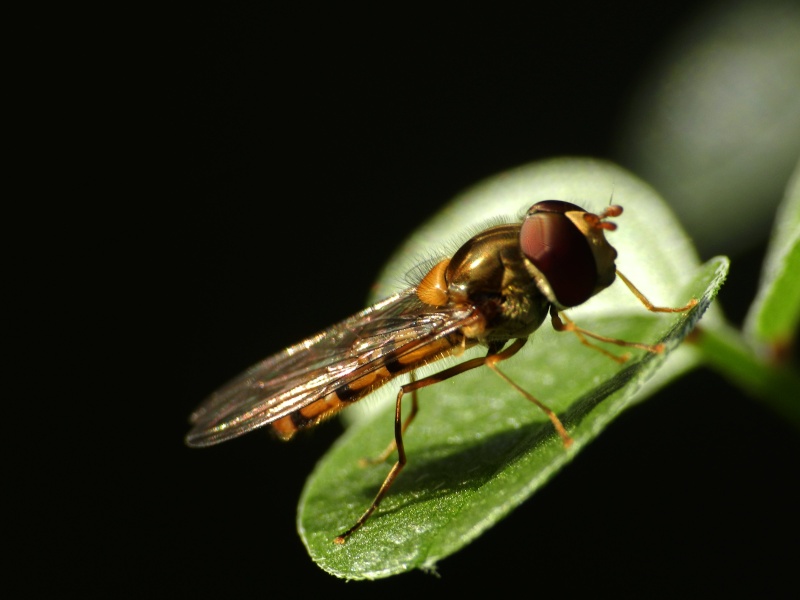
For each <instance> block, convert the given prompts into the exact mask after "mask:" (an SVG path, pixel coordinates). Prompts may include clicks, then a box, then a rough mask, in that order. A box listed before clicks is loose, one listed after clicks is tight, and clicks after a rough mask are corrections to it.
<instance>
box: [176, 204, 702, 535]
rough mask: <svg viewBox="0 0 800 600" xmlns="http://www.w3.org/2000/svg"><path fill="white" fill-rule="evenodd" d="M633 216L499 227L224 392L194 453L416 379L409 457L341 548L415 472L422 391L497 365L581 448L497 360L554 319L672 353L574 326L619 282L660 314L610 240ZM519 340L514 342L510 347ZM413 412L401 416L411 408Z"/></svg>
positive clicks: (197, 430) (551, 207)
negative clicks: (476, 351)
mask: <svg viewBox="0 0 800 600" xmlns="http://www.w3.org/2000/svg"><path fill="white" fill-rule="evenodd" d="M620 214H622V207H620V206H616V205H611V206H608V207H606V208H605V209H604V210H603V211H602V212H601V213H600V214H594V213H591V212H587V211H586V210H584V209H582V208H580V207H579V206H577V205H575V204H571V203H569V202H565V201H562V200H545V201H541V202H537V203H535V204H534V205H533V206H531V207H530V209H529V210H528V211H527V214H526V216H525V218H524V219H523V220H522V222H521V223H513V224H501V225H495V226H492V227H489V228H487V229H485V230H483V231H481V232H480V233H478V234H477V235H475V236H474V237H472V238H471V239H469V240H468V241H467V242H466V243H464V244H463V245H462V246H461V247H460V248H459V249H458V250H457V251H456V252H455V254H453V256H452V257H450V258H444V259H442V260H440V261H439V262H438V263H436V264H435V266H433V268H431V269H430V270H429V271H428V272H427V274H426V275H424V277H422V278H421V280H420V281H419V283H418V284H417V285H415V286H412V287H410V288H408V289H406V290H404V291H401V292H399V293H397V294H395V295H393V296H391V297H389V298H387V299H385V300H383V301H381V302H378V303H377V304H375V305H373V306H371V307H369V308H366V309H364V310H363V311H361V312H359V313H358V314H356V315H354V316H352V317H350V318H348V319H345V320H343V321H341V322H340V323H337V324H336V325H333V326H332V327H329V328H328V329H326V330H324V331H322V332H320V333H318V334H317V335H315V336H313V337H311V338H308V339H306V340H304V341H302V342H300V343H298V344H296V345H294V346H291V347H289V348H286V349H285V350H283V351H282V352H279V353H278V354H275V355H274V356H271V357H269V358H267V359H265V360H264V361H262V362H260V363H258V364H256V365H254V366H253V367H251V368H250V369H249V370H247V371H245V372H244V373H242V374H241V375H239V376H238V377H236V378H235V379H233V380H232V381H230V382H229V383H228V384H227V385H225V386H223V387H222V388H220V389H219V390H217V391H216V392H214V393H213V394H212V395H211V396H210V397H209V398H208V399H206V401H205V402H204V403H203V404H201V405H200V406H199V407H198V408H197V410H196V411H195V412H194V413H193V414H192V415H191V419H190V420H191V424H192V429H191V431H190V432H189V434H188V435H187V436H186V443H187V444H188V445H189V446H209V445H212V444H217V443H219V442H223V441H225V440H229V439H231V438H234V437H237V436H239V435H242V434H244V433H247V432H248V431H251V430H253V429H257V428H259V427H265V426H266V427H268V428H269V429H270V430H271V431H272V432H273V433H275V434H277V435H278V436H279V437H280V438H283V439H285V440H288V439H289V438H291V437H292V436H293V435H294V434H295V433H296V432H297V431H299V430H301V429H304V428H307V427H311V426H314V425H317V424H318V423H320V422H321V421H323V420H325V419H327V418H329V417H331V416H333V415H334V414H336V413H337V412H339V411H340V410H341V409H343V408H345V407H347V406H349V405H350V404H352V403H354V402H356V401H357V400H360V399H361V398H364V397H365V396H367V395H368V394H370V393H371V392H372V391H374V390H375V389H377V388H378V387H380V386H382V385H384V384H386V383H387V382H389V381H390V380H392V379H394V378H395V377H397V376H398V375H401V374H404V373H411V374H412V379H411V381H410V382H409V383H406V384H405V385H402V386H400V388H399V391H398V394H397V400H396V405H395V419H394V440H393V441H392V442H391V444H389V446H388V448H387V449H386V451H385V452H384V453H383V454H382V455H381V457H380V458H379V460H385V459H386V458H387V457H388V456H389V455H390V454H391V453H392V452H393V451H395V450H396V451H397V454H398V457H397V461H396V462H395V463H394V466H393V467H392V468H391V470H390V471H389V474H388V475H387V476H386V479H385V480H384V482H383V484H382V485H381V487H380V489H379V490H378V492H377V494H376V496H375V498H374V500H373V501H372V503H371V504H370V505H369V507H367V509H366V510H365V511H364V512H363V514H362V515H361V516H360V517H359V518H358V520H357V521H356V522H355V523H354V524H353V525H352V526H351V527H350V528H349V529H348V530H346V531H345V532H344V533H342V534H340V535H339V536H337V537H336V538H335V539H334V541H335V542H336V543H344V542H345V541H346V539H347V538H348V537H349V536H350V535H351V534H352V533H353V532H354V531H356V530H357V529H358V528H359V527H361V526H362V525H363V524H364V523H365V522H366V521H367V519H369V517H370V515H372V513H373V512H374V511H375V510H376V508H377V507H378V505H379V504H380V502H381V500H382V499H383V498H384V496H385V495H386V493H387V491H388V490H389V488H390V487H391V485H392V482H394V480H395V479H396V477H397V476H398V474H399V473H400V471H401V470H402V469H403V467H404V465H405V464H406V462H407V460H406V453H405V450H404V447H403V434H404V433H405V431H406V429H407V428H408V426H409V424H410V423H411V421H412V420H413V419H414V417H415V415H416V414H417V398H416V390H418V389H420V388H423V387H426V386H429V385H432V384H434V383H437V382H440V381H443V380H445V379H449V378H450V377H453V376H455V375H458V374H459V373H463V372H465V371H468V370H470V369H474V368H477V367H480V366H483V365H485V366H487V367H489V368H490V369H491V370H492V371H494V372H495V373H497V374H498V375H499V376H500V377H502V378H503V379H504V380H506V381H507V382H508V383H509V384H510V385H511V386H513V387H514V388H515V389H516V390H517V391H518V392H519V393H520V394H522V395H523V396H524V397H525V398H527V399H528V400H530V401H531V402H533V403H534V404H536V406H538V407H539V408H540V409H541V410H542V411H543V412H544V413H545V414H546V415H547V416H548V418H549V419H550V421H551V422H552V424H553V426H554V428H555V430H556V432H557V433H558V435H560V436H561V439H562V441H563V444H564V446H565V447H569V446H570V444H571V443H572V439H571V438H570V436H569V434H568V433H567V431H566V429H565V428H564V426H563V424H562V423H561V421H560V420H559V418H558V415H556V414H555V412H553V411H552V410H551V409H550V408H548V407H547V405H546V404H544V403H543V402H541V401H539V400H538V399H536V398H535V397H534V396H533V395H531V394H530V393H529V392H528V391H527V390H524V389H522V388H521V387H520V386H518V385H517V384H516V383H514V382H513V381H512V380H511V379H509V378H508V377H507V376H506V375H505V374H504V373H503V372H502V371H501V370H500V368H499V367H498V363H500V362H502V361H504V360H506V359H508V358H510V357H511V356H513V355H514V354H516V353H517V352H518V351H519V350H520V348H522V347H523V345H524V344H525V342H526V340H527V338H528V336H529V335H530V334H531V333H533V332H534V331H535V330H536V329H538V328H539V326H541V324H542V323H543V322H544V320H545V319H546V318H547V316H548V314H549V315H550V319H551V322H552V324H553V327H554V328H555V329H556V330H558V331H572V332H574V333H575V334H576V335H577V336H578V338H579V340H580V341H581V343H583V344H585V345H587V346H589V347H592V348H594V349H596V350H599V351H600V352H602V353H604V354H606V355H607V356H609V357H611V358H613V359H615V360H618V361H619V362H623V361H624V360H625V359H626V357H624V356H623V357H618V356H615V355H614V354H611V353H609V352H606V351H605V350H603V349H602V348H601V347H599V346H598V345H597V344H596V343H595V342H592V341H590V339H589V338H591V339H593V340H597V341H599V342H605V343H611V344H616V345H619V346H627V347H633V348H639V349H643V350H646V351H648V352H661V351H662V350H663V347H662V346H660V345H655V346H650V345H647V344H641V343H637V342H627V341H623V340H618V339H613V338H609V337H605V336H602V335H598V334H595V333H592V332H590V331H587V330H585V329H582V328H580V327H578V326H577V325H575V323H573V322H572V321H571V320H569V319H568V318H566V316H563V315H561V314H560V313H561V311H563V310H565V309H567V308H571V307H574V306H577V305H579V304H582V303H583V302H585V301H586V300H588V299H589V298H591V297H592V296H594V295H595V294H597V293H599V292H600V291H602V290H603V289H605V288H607V287H608V286H609V285H611V283H612V282H613V281H614V280H615V279H616V277H617V276H619V278H620V279H621V280H622V281H623V282H624V283H625V285H626V286H627V287H628V288H629V289H630V290H631V292H632V293H633V294H634V295H635V296H636V297H637V298H638V299H639V300H640V301H641V302H642V304H643V305H644V306H645V307H646V308H647V309H648V310H650V311H653V312H681V311H686V310H688V309H690V308H691V307H692V306H694V305H695V304H696V301H695V300H694V299H693V300H691V301H690V302H689V303H688V304H686V305H685V306H682V307H679V308H666V307H657V306H654V305H653V304H652V303H650V301H649V300H648V299H647V298H646V297H645V296H644V295H643V294H642V293H641V292H639V290H638V289H637V288H636V287H635V286H634V285H633V284H632V283H631V282H630V281H629V280H628V279H627V278H626V277H625V276H624V275H623V274H622V273H620V272H619V271H618V270H617V269H616V266H615V263H614V261H615V259H616V257H617V251H616V250H615V249H614V248H613V247H612V246H611V245H610V244H609V243H608V241H607V240H606V238H605V232H606V231H613V230H615V229H616V225H615V224H614V223H612V222H610V221H609V219H610V218H612V217H618V216H619V215H620ZM509 342H510V343H509ZM479 344H482V345H483V346H485V347H486V348H487V352H486V355H485V356H480V357H477V358H473V359H469V360H465V361H464V362H461V363H459V364H456V365H455V366H452V367H449V368H446V369H443V370H441V371H439V372H436V373H433V374H432V375H429V376H427V377H424V378H422V379H418V380H417V379H414V378H413V372H414V371H415V370H416V369H417V368H418V367H421V366H423V365H425V364H429V363H431V362H433V361H436V360H438V359H440V358H443V357H445V356H458V355H460V354H461V353H462V352H463V351H464V350H465V349H467V348H470V347H473V346H475V345H479ZM409 392H411V393H412V406H411V410H410V412H409V414H408V415H407V417H406V419H405V420H404V421H403V420H402V418H401V400H402V398H403V396H404V395H405V394H406V393H409Z"/></svg>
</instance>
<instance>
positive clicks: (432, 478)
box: [298, 159, 728, 579]
mask: <svg viewBox="0 0 800 600" xmlns="http://www.w3.org/2000/svg"><path fill="white" fill-rule="evenodd" d="M612 192H613V197H614V202H615V203H619V204H622V205H623V206H624V208H625V213H624V214H623V216H622V217H620V218H619V219H618V224H619V229H618V230H617V231H615V232H613V233H610V234H609V239H610V241H611V243H612V245H614V246H615V247H616V248H617V250H618V251H619V254H620V256H619V259H618V261H617V265H618V267H619V269H620V270H621V271H622V272H623V273H625V274H626V275H627V276H628V277H629V278H631V279H632V280H633V281H634V283H636V285H637V286H639V288H640V289H641V290H642V291H643V292H644V293H645V294H646V295H647V296H648V297H649V298H650V299H651V300H652V301H653V302H654V303H656V304H659V305H682V304H684V303H685V302H686V301H687V300H688V299H689V298H691V297H695V298H697V299H698V300H700V302H699V304H698V305H697V306H696V307H694V308H693V309H692V310H691V311H690V312H689V313H683V314H659V315H656V314H652V313H648V312H647V311H646V310H645V309H644V308H643V307H642V306H641V304H640V303H639V302H638V301H637V300H636V299H635V297H633V296H632V295H631V294H630V292H628V290H627V289H626V288H625V287H624V285H623V284H622V283H621V282H620V283H616V284H615V285H613V286H612V287H611V288H610V289H609V290H606V291H604V292H603V293H602V294H600V295H598V297H596V298H593V299H592V300H591V301H590V302H588V303H587V304H586V305H585V306H582V307H579V308H578V309H576V310H574V311H572V310H571V311H570V316H571V317H572V318H574V319H575V320H576V321H577V322H578V323H579V324H580V325H581V326H583V327H586V328H587V329H590V330H592V331H596V332H598V333H602V334H604V335H609V336H612V337H618V338H622V339H630V340H636V341H643V342H647V343H655V342H656V341H659V340H661V341H664V342H665V343H666V344H667V347H668V351H667V352H665V353H662V354H658V355H655V354H650V353H646V352H642V351H636V352H634V357H633V358H632V359H631V360H630V361H628V362H627V363H626V364H624V365H622V366H620V365H618V364H617V363H614V362H613V361H611V360H609V359H608V358H607V357H604V356H602V355H601V354H600V353H598V352H593V351H591V350H589V349H587V348H584V347H582V346H581V345H580V344H579V343H578V341H577V340H576V339H575V338H574V336H572V335H569V334H560V333H556V332H555V331H553V330H552V329H551V328H550V327H549V325H546V326H543V327H542V328H541V329H540V330H539V331H537V332H536V333H535V334H534V336H532V340H531V342H530V343H529V344H528V345H527V346H526V347H525V348H524V349H523V350H522V351H521V352H520V353H519V354H518V355H517V356H515V357H514V358H512V359H511V360H509V361H507V362H504V363H503V365H502V367H503V370H504V372H506V373H507V374H508V375H509V376H510V377H511V378H512V379H513V380H514V381H516V382H517V383H518V384H520V385H521V386H522V387H523V388H525V389H526V390H528V391H530V392H531V393H533V394H534V395H535V396H536V397H537V398H539V399H540V400H542V401H544V402H545V403H546V404H548V405H549V406H550V407H551V408H553V409H554V410H555V411H556V412H557V413H558V414H559V415H560V417H561V419H562V421H563V422H564V424H565V426H566V427H567V428H568V430H569V432H570V435H571V436H572V437H573V439H574V441H575V443H574V445H573V446H572V447H571V448H570V449H569V450H566V449H565V448H564V446H563V444H562V442H561V439H560V438H559V437H558V436H557V435H556V434H555V432H554V431H553V428H552V425H551V424H550V422H549V420H548V419H547V418H546V416H545V415H544V414H543V413H542V412H541V411H539V410H538V409H537V408H536V407H535V406H534V405H533V404H531V403H530V402H528V401H527V400H525V399H524V398H523V397H522V396H520V395H519V394H518V393H517V392H516V391H515V390H514V389H513V388H511V387H510V386H508V385H507V384H506V383H505V382H503V381H502V380H501V379H500V378H498V377H497V376H495V375H494V374H493V373H491V372H490V371H489V370H488V369H483V368H481V369H475V370H473V371H470V372H467V373H464V374H461V375H459V376H458V377H455V378H453V379H452V380H448V381H445V382H442V383H439V384H437V385H434V386H430V387H428V388H425V389H423V390H420V393H419V397H420V414H419V415H418V417H417V419H416V420H415V421H414V424H413V425H412V427H411V428H410V429H409V430H408V432H407V434H406V436H405V437H404V440H405V443H406V452H407V455H408V460H409V462H408V464H407V466H406V468H405V469H404V470H403V472H402V473H401V474H400V476H399V477H398V479H397V481H396V482H395V484H394V486H393V487H392V489H391V492H390V493H389V494H388V496H387V497H386V498H385V499H384V501H383V503H382V504H381V506H380V507H379V509H378V510H377V511H376V513H375V514H374V515H373V516H372V518H371V519H370V520H369V521H368V522H367V523H366V524H365V525H364V527H362V528H361V529H360V530H359V531H357V532H356V533H355V534H354V535H353V536H351V537H350V538H349V540H348V541H347V543H346V544H344V545H336V544H334V543H333V538H334V537H335V536H336V535H338V534H340V533H341V532H343V531H344V530H345V529H347V528H348V527H349V526H351V525H352V524H353V523H354V522H355V520H356V519H357V518H358V516H359V515H360V514H361V512H362V511H363V510H364V509H365V508H366V507H367V506H368V505H369V504H370V502H371V501H372V498H373V497H374V494H375V493H376V491H377V489H378V487H379V486H380V484H381V483H382V481H383V479H384V478H385V477H386V475H387V473H388V470H389V468H390V466H391V465H390V463H391V460H393V459H390V460H389V461H387V463H386V464H381V465H373V466H369V467H365V468H361V467H359V466H358V462H359V459H361V458H364V457H374V456H377V455H379V454H380V452H381V451H382V450H383V448H385V447H386V445H387V444H388V443H389V442H390V441H391V440H392V437H393V420H394V414H393V412H394V407H393V404H394V403H393V396H394V395H395V394H396V391H397V386H395V385H392V384H390V385H387V386H385V388H384V389H385V390H387V393H386V394H384V395H385V396H387V398H386V399H387V400H388V404H390V405H391V406H386V403H382V402H377V403H375V404H376V406H377V409H376V410H375V411H373V412H371V413H367V412H362V414H361V415H360V417H359V418H358V419H356V423H355V424H354V425H353V426H352V427H350V429H349V430H348V431H347V433H346V434H345V435H344V436H343V437H342V438H341V439H340V440H339V441H338V442H337V443H336V444H335V446H334V447H333V448H332V449H331V451H330V452H329V453H328V454H327V455H326V456H325V457H324V458H323V459H322V461H320V463H319V464H318V466H317V468H316V469H315V471H314V473H313V474H312V475H311V477H310V478H309V480H308V482H307V484H306V487H305V489H304V492H303V495H302V498H301V501H300V506H299V512H298V528H299V531H300V533H301V536H302V538H303V541H304V543H305V545H306V547H307V549H308V551H309V553H310V555H311V557H312V558H313V559H314V560H315V561H316V562H317V563H318V564H319V566H320V567H322V568H323V569H324V570H326V571H328V572H329V573H331V574H333V575H336V576H338V577H342V578H346V579H375V578H380V577H386V576H389V575H392V574H397V573H401V572H404V571H408V570H411V569H415V568H420V569H429V568H433V567H434V566H435V564H436V562H437V561H439V560H441V559H442V558H444V557H446V556H448V555H450V554H452V553H453V552H455V551H457V550H458V549H460V548H462V547H463V546H464V545H466V544H468V543H469V542H470V541H471V540H473V539H474V538H476V537H477V536H479V535H480V534H481V533H482V532H483V531H485V530H486V529H487V528H489V527H491V526H492V525H493V524H494V523H496V522H497V521H498V520H500V519H501V518H503V517H504V516H505V515H506V514H508V513H509V512H510V511H511V510H513V509H514V508H516V507H517V506H519V504H520V503H522V502H523V501H524V500H525V499H526V498H527V497H529V496H530V495H531V494H532V493H534V492H535V491H536V490H537V489H538V488H539V487H541V486H542V485H543V484H544V483H545V482H546V481H547V480H549V479H550V478H551V477H552V476H553V475H554V474H555V473H556V472H557V471H558V470H559V469H560V468H561V467H563V466H564V465H566V464H567V463H568V462H569V461H570V460H571V459H572V457H574V456H575V454H576V453H577V452H579V451H580V450H581V449H582V448H583V447H585V446H586V445H587V444H588V443H589V442H590V441H591V440H592V439H594V437H596V436H597V435H598V434H599V433H600V432H601V431H602V430H603V429H604V427H605V426H607V424H608V423H609V422H611V420H613V419H614V418H615V417H616V416H617V415H619V414H620V412H621V411H623V410H624V409H625V408H626V407H628V406H629V405H630V404H631V403H632V402H633V401H634V400H635V398H636V394H637V391H639V390H640V389H641V387H642V385H643V384H644V382H645V381H646V380H647V379H648V378H649V377H650V376H651V375H653V373H654V372H655V371H656V370H657V369H658V370H659V371H660V379H661V382H662V383H663V382H666V381H668V380H669V379H670V377H674V376H676V375H678V374H679V373H680V372H682V371H683V370H685V369H687V368H691V367H692V366H693V365H695V364H697V362H698V361H697V358H696V357H695V356H694V355H693V354H692V352H691V349H687V348H685V347H681V348H680V349H679V351H676V352H674V353H672V354H670V352H671V351H672V350H674V349H676V346H677V345H678V344H679V343H680V342H681V340H682V339H683V338H684V337H685V336H686V335H687V334H688V333H689V332H690V331H691V330H692V328H693V327H694V325H695V323H696V321H697V320H698V319H699V318H700V317H701V315H702V314H703V312H704V311H705V310H706V309H707V308H708V306H709V304H710V303H711V301H712V300H713V298H714V297H715V296H716V293H717V290H718V289H719V287H720V285H721V284H722V282H723V280H724V278H725V276H726V274H727V269H728V261H727V259H725V258H718V259H715V260H713V261H710V262H709V263H707V264H705V265H699V264H698V261H697V258H696V255H695V254H694V252H693V249H692V247H691V244H690V243H689V242H688V240H687V239H686V237H685V235H684V234H683V232H682V231H681V229H680V227H679V226H678V224H677V223H676V222H675V220H674V218H673V217H672V216H671V215H670V213H669V211H668V210H667V209H666V208H665V207H664V205H663V203H662V202H661V201H660V199H659V198H658V197H657V196H656V194H655V193H654V192H653V191H652V190H651V189H650V188H649V187H648V186H646V185H645V184H643V183H642V182H641V181H639V180H637V179H636V178H634V177H633V176H631V175H630V174H629V173H627V172H625V171H624V170H622V169H620V168H619V167H616V166H615V165H611V164H609V163H605V162H601V161H594V160H588V159H558V160H553V161H546V162H542V163H536V164H533V165H527V166H525V167H521V168H519V169H516V170H513V171H510V172H508V173H505V174H502V175H499V176H497V177H494V178H492V179H490V180H487V181H486V182H484V183H482V184H479V185H478V186H476V187H475V188H473V189H471V190H468V191H467V192H466V193H465V194H463V195H462V196H460V197H458V198H457V199H456V200H454V201H453V202H452V203H451V204H449V205H448V206H447V207H445V209H444V210H443V211H442V212H441V213H440V214H439V215H438V216H437V217H435V218H434V219H433V220H432V221H431V222H430V223H428V224H426V225H425V226H423V227H422V228H420V230H419V231H417V232H416V233H415V234H414V235H413V236H412V237H411V238H410V239H409V242H408V243H407V244H406V245H404V247H403V248H402V249H401V251H400V252H399V253H398V255H397V257H396V258H395V259H393V260H392V261H390V263H389V265H388V267H387V269H386V271H385V272H384V274H383V276H382V277H381V283H380V284H379V286H378V292H377V294H378V295H379V296H384V295H386V294H388V293H389V292H391V291H392V289H391V288H394V287H396V286H397V284H398V282H402V280H403V279H404V278H405V277H406V276H405V274H406V273H408V272H409V265H411V264H413V262H414V261H415V260H419V259H420V258H431V257H433V256H435V255H432V254H430V252H431V247H433V248H441V247H442V244H443V243H444V244H445V245H447V242H448V241H450V240H456V239H457V237H456V232H458V231H461V229H462V228H463V227H467V229H468V230H469V231H475V229H476V228H477V229H479V228H480V223H481V222H484V223H485V221H486V220H487V219H490V218H492V217H496V216H497V215H504V214H505V215H510V217H511V218H517V217H518V216H519V215H520V214H523V213H524V211H525V210H526V209H527V208H528V206H530V205H531V204H532V203H534V202H535V201H538V200H543V199H548V198H558V199H563V200H568V201H572V202H575V203H576V204H579V205H582V206H584V207H586V208H588V209H590V210H594V211H599V210H601V209H602V207H603V206H605V205H607V204H608V202H609V199H610V198H611V195H612ZM461 241H463V238H462V240H461ZM450 249H452V248H450ZM412 272H413V270H412ZM387 282H390V283H387ZM612 349H613V348H612ZM673 357H680V359H679V360H673ZM443 364H444V361H443V362H442V363H436V364H434V365H430V366H429V367H428V369H429V370H431V369H435V370H438V369H440V368H443V366H442V365H443ZM449 364H452V363H447V364H444V366H448V365H449ZM671 364H673V365H674V366H672V367H671V366H670V365H671ZM670 369H672V374H671V375H670V374H668V373H669V371H670ZM365 402H369V401H365ZM360 404H361V403H360ZM351 411H352V409H351Z"/></svg>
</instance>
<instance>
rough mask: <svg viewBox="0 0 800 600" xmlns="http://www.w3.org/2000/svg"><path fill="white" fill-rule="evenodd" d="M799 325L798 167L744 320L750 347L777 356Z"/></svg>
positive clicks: (799, 221) (799, 173)
mask: <svg viewBox="0 0 800 600" xmlns="http://www.w3.org/2000/svg"><path fill="white" fill-rule="evenodd" d="M798 322H800V163H798V165H797V167H796V169H795V171H794V174H793V175H792V179H791V182H790V183H789V186H788V188H787V190H786V194H785V196H784V199H783V203H782V204H781V206H780V207H779V208H778V212H777V214H776V215H775V224H774V226H773V232H772V237H771V239H770V247H769V249H768V251H767V256H766V258H765V260H764V268H763V271H762V274H761V282H760V285H759V289H758V294H757V296H756V299H755V301H754V302H753V305H752V306H751V307H750V312H749V313H748V315H747V319H746V320H745V332H746V333H747V335H748V338H749V340H750V341H751V342H753V343H756V344H758V343H767V344H769V345H771V346H772V347H773V348H776V349H777V351H778V352H780V349H781V348H784V347H786V346H788V345H789V344H790V343H791V341H792V340H793V339H794V337H795V335H796V332H797V326H798Z"/></svg>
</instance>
